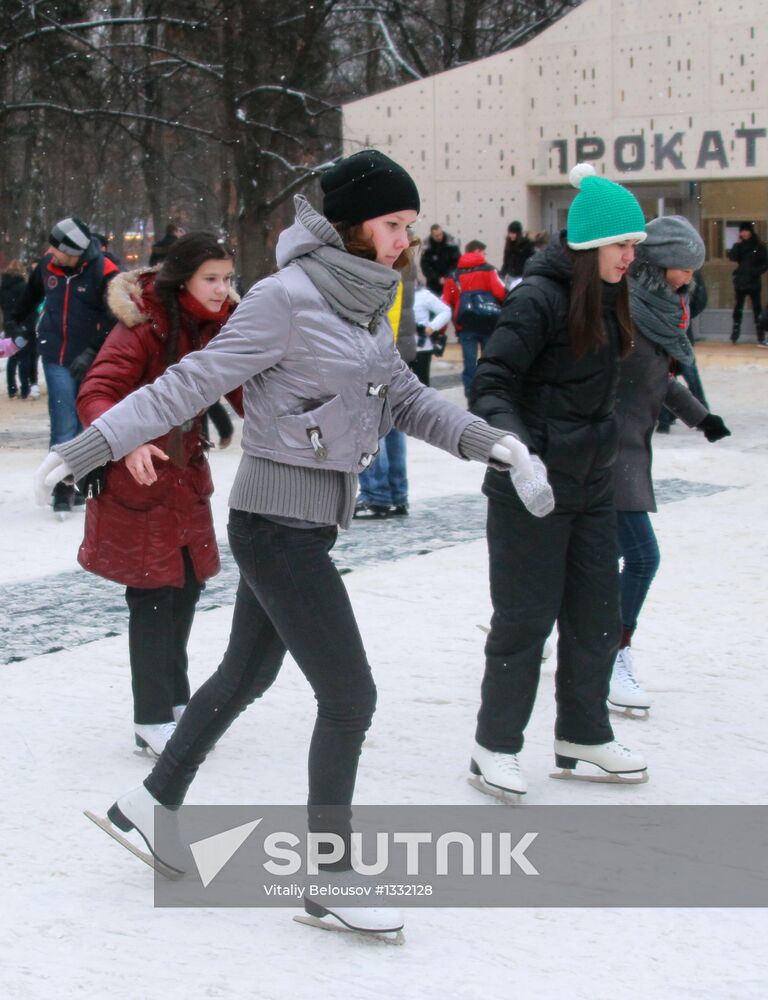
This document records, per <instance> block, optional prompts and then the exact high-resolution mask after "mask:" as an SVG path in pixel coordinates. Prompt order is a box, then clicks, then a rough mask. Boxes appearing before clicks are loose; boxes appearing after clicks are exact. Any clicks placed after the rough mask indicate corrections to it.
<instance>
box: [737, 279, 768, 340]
mask: <svg viewBox="0 0 768 1000" xmlns="http://www.w3.org/2000/svg"><path fill="white" fill-rule="evenodd" d="M735 295H736V303H735V305H734V307H733V332H732V333H731V340H734V341H735V340H738V339H739V335H740V333H741V317H742V314H743V312H744V302H745V300H746V299H747V298H749V299H750V300H751V302H752V312H753V313H754V314H755V331H756V333H757V339H758V340H761V339H762V337H761V334H760V311H761V308H762V307H761V305H760V286H759V285H757V286H756V287H755V288H749V289H747V290H746V291H741V290H739V289H738V288H737V289H735Z"/></svg>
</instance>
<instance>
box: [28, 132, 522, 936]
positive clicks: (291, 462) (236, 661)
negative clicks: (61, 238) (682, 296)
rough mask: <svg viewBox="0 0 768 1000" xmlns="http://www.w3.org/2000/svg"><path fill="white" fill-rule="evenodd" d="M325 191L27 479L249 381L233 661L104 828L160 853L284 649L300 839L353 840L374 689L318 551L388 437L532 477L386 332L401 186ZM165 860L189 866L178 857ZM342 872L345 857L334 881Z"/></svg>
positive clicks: (512, 448)
mask: <svg viewBox="0 0 768 1000" xmlns="http://www.w3.org/2000/svg"><path fill="white" fill-rule="evenodd" d="M321 185H322V188H323V191H324V201H323V213H324V214H323V215H320V214H319V213H318V212H316V211H314V210H313V209H312V208H311V207H310V205H309V204H308V203H307V201H306V200H305V199H304V198H303V197H297V198H296V222H295V223H294V225H292V226H291V227H289V228H288V229H287V230H285V231H284V232H283V233H282V234H281V235H280V238H279V241H278V245H277V263H278V271H277V273H275V274H273V275H271V276H270V277H268V278H265V279H264V280H263V281H260V282H258V283H257V284H256V285H255V286H254V287H253V288H251V290H250V291H249V293H248V294H247V295H246V296H245V298H244V299H243V301H242V302H241V304H240V305H239V306H238V308H237V309H236V311H235V313H234V314H233V316H232V318H231V319H230V320H229V322H228V323H227V324H226V325H225V327H224V328H223V329H222V331H221V332H220V333H219V335H218V336H217V337H216V338H214V340H213V341H212V342H211V344H210V345H209V346H208V347H207V348H206V349H205V350H203V351H198V352H195V353H192V354H189V355H187V357H185V358H184V359H183V360H182V361H181V362H180V363H179V364H177V365H175V366H174V367H173V368H171V369H170V370H169V371H168V372H166V373H165V374H164V375H163V376H162V377H161V378H159V379H158V380H157V381H156V382H154V383H153V384H152V385H149V386H145V387H144V388H142V389H140V390H139V391H137V392H134V393H132V394H131V395H130V396H128V397H127V398H126V399H124V400H123V401H122V402H120V403H118V404H117V405H116V406H114V407H113V408H111V409H110V410H109V411H107V412H106V413H105V414H104V415H103V416H101V417H100V418H99V419H97V420H96V421H94V423H93V425H92V427H90V428H89V429H88V430H87V431H85V432H84V433H83V434H81V435H80V436H79V437H78V438H76V439H75V440H74V441H71V442H68V443H67V445H66V446H62V447H60V448H57V452H53V453H52V454H51V455H49V457H48V458H47V459H46V460H45V462H44V463H43V465H42V466H41V468H40V470H38V483H39V484H42V483H43V482H51V481H56V480H58V479H59V478H61V476H62V475H65V474H67V473H68V472H71V473H74V475H75V478H79V477H80V476H81V475H83V474H84V473H85V472H87V471H88V470H89V469H90V468H92V467H94V466H97V465H99V464H102V463H104V462H108V461H112V460H116V459H119V458H121V457H122V456H123V455H126V454H127V453H129V452H131V451H132V450H133V449H135V448H136V447H137V446H139V445H141V444H142V443H143V442H145V441H148V440H152V439H154V438H157V437H159V436H160V435H161V434H164V433H166V432H167V431H168V430H169V428H171V427H173V426H179V425H182V424H183V423H184V422H185V421H186V420H188V419H189V418H190V417H192V416H193V415H194V414H196V413H199V412H200V411H201V410H204V409H206V408H207V407H208V406H210V405H211V403H212V402H214V401H215V400H217V399H218V398H219V397H220V396H221V395H222V394H224V393H225V392H228V391H229V390H231V389H233V388H234V387H236V386H239V385H242V386H243V403H244V410H245V417H244V428H243V438H242V447H243V452H244V454H243V457H242V462H241V465H240V468H239V470H238V473H237V476H236V479H235V482H234V485H233V488H232V493H231V496H230V501H229V502H230V507H231V508H232V509H231V512H230V521H229V540H230V545H231V548H232V553H233V555H234V557H235V559H236V560H237V563H238V566H239V568H240V574H241V575H240V584H239V588H238V591H237V599H236V602H235V608H234V614H233V622H232V631H231V636H230V641H229V646H228V648H227V651H226V653H225V654H224V659H223V660H222V662H221V664H220V666H219V668H218V670H217V671H216V672H215V673H214V674H213V675H212V676H211V677H210V678H209V679H208V680H207V681H206V682H205V683H204V684H203V685H202V687H201V688H200V689H199V690H198V691H197V692H196V693H195V694H194V695H193V697H192V699H191V701H190V702H189V705H188V707H187V710H186V712H185V713H184V715H183V717H182V719H181V721H180V723H179V725H178V727H177V729H176V731H175V733H174V735H173V736H172V738H171V739H170V741H169V742H168V744H167V746H166V749H165V751H164V752H163V753H162V755H161V756H160V758H159V760H158V761H157V763H156V765H155V767H154V769H153V770H152V772H151V774H150V775H149V777H148V778H147V779H146V781H145V782H144V784H143V785H140V786H139V787H138V788H137V789H134V790H132V791H130V792H128V793H127V794H126V795H123V796H121V797H120V798H119V799H118V800H117V801H116V802H115V803H114V805H113V806H112V807H111V808H110V810H109V819H110V821H111V823H112V824H113V828H114V827H117V828H119V830H122V831H129V830H132V829H136V830H137V831H138V832H139V833H140V834H141V836H142V837H143V838H144V840H145V841H146V843H147V845H148V846H149V848H150V850H151V851H152V852H153V853H155V849H156V845H155V843H154V835H153V829H154V827H153V815H154V808H155V807H156V806H158V805H161V806H165V807H171V808H173V807H177V806H179V805H180V804H181V803H182V802H183V801H184V797H185V795H186V793H187V789H188V788H189V785H190V783H191V782H192V779H193V778H194V776H195V773H196V772H197V769H198V767H199V766H200V764H201V763H202V762H203V760H204V759H205V757H206V754H207V753H208V752H209V751H210V749H211V747H212V746H213V745H214V744H215V743H216V741H217V740H218V739H220V737H221V736H222V735H223V733H224V732H225V731H226V730H227V729H228V728H229V726H230V724H231V723H232V722H233V721H234V719H235V718H236V717H237V716H238V715H239V714H240V713H241V712H242V711H243V710H244V708H245V707H246V706H247V705H248V704H249V703H250V702H252V701H253V700H254V699H255V698H258V697H260V696H261V695H263V694H264V692H265V691H266V690H267V689H268V688H269V686H270V685H271V684H272V682H273V681H274V680H275V677H276V676H277V673H278V671H279V669H280V666H281V664H282V662H283V659H284V657H285V654H286V652H287V651H288V652H290V653H291V655H292V656H293V657H294V659H295V660H296V662H297V663H298V665H299V667H300V669H301V670H302V671H303V673H304V675H305V676H306V678H307V680H308V681H309V683H310V684H311V686H312V689H313V691H314V693H315V697H316V701H317V719H316V722H315V727H314V732H313V735H312V741H311V744H310V749H309V823H310V829H311V830H314V831H316V832H327V831H328V830H329V829H330V830H331V831H332V832H335V833H337V834H338V835H339V836H340V837H341V838H342V841H343V842H344V843H346V844H348V843H349V835H350V818H351V809H350V803H351V801H352V795H353V791H354V786H355V778H356V774H357V765H358V757H359V754H360V749H361V747H362V744H363V740H364V738H365V732H366V730H367V729H368V727H369V725H370V722H371V718H372V715H373V711H374V707H375V703H376V688H375V686H374V682H373V678H372V676H371V669H370V666H369V664H368V659H367V656H366V653H365V649H364V648H363V643H362V640H361V637H360V634H359V632H358V628H357V624H356V622H355V618H354V614H353V611H352V607H351V605H350V602H349V598H348V596H347V593H346V590H345V587H344V584H343V581H342V579H341V577H340V576H339V573H338V571H337V570H336V568H335V566H334V564H333V562H332V560H331V557H330V550H331V549H332V548H333V545H334V542H335V540H336V534H337V526H341V527H347V526H348V525H349V523H350V520H351V517H352V514H353V511H354V504H355V493H356V484H357V475H358V473H359V472H360V470H361V469H363V468H366V467H367V466H368V465H369V464H370V462H371V461H372V460H373V457H374V454H375V452H376V449H377V445H378V441H379V439H380V438H382V437H384V436H385V435H386V433H387V431H388V430H389V428H390V427H391V426H393V425H394V426H396V427H398V428H400V429H401V430H403V431H405V432H406V433H407V434H412V435H414V436H415V437H419V438H422V439H424V440H426V441H429V442H430V443H431V444H434V445H436V446H437V447H440V448H442V449H444V450H445V451H449V452H451V453H452V454H454V455H456V456H457V457H460V458H465V459H476V460H478V461H481V462H493V463H494V464H496V465H497V466H498V467H499V468H506V469H509V468H510V467H511V468H512V469H513V470H515V471H516V474H517V471H522V473H523V475H524V476H528V477H529V478H533V475H534V473H533V468H532V466H531V462H530V456H529V454H528V451H527V449H526V448H525V446H524V445H522V444H521V442H520V441H519V440H518V439H517V438H516V437H514V436H513V435H510V434H509V433H508V432H507V431H504V430H497V429H494V428H491V427H489V426H488V424H486V422H485V421H484V420H482V419H479V418H478V417H475V416H473V415H471V414H469V413H467V412H466V411H464V410H462V409H460V408H459V407H457V406H454V405H452V404H450V403H449V402H448V401H447V400H444V399H443V398H442V397H441V396H440V395H439V394H438V393H437V392H435V391H434V390H431V389H428V388H426V387H425V386H423V385H422V384H421V383H420V382H419V380H418V379H417V378H416V376H415V375H414V374H413V373H412V372H411V371H410V370H409V369H408V366H407V365H406V364H405V362H404V361H402V359H401V358H400V356H399V355H398V353H397V350H396V349H395V346H394V343H393V337H392V330H391V328H390V326H389V323H388V321H387V318H386V317H387V311H388V309H389V308H390V306H391V305H392V302H393V299H394V296H395V294H396V290H397V285H398V282H399V280H400V279H399V273H398V270H399V269H400V268H402V267H404V266H406V265H407V263H408V260H409V254H408V250H409V245H410V234H409V230H408V227H409V226H410V225H411V224H412V223H413V222H414V221H415V220H416V218H417V215H418V212H419V195H418V191H417V189H416V186H415V184H414V182H413V180H412V179H411V177H410V176H409V175H408V174H407V173H406V172H405V170H403V169H402V167H400V166H398V164H396V163H394V162H393V161H392V160H390V159H388V158H387V157H386V156H384V155H382V154H381V153H379V152H377V151H375V150H365V151H363V152H360V153H356V154H354V155H353V156H350V157H348V158H347V159H345V160H342V161H341V162H340V163H338V164H337V165H336V166H334V167H333V168H332V169H331V170H329V171H328V172H326V173H325V174H323V176H322V179H321ZM172 252H173V250H172V249H171V253H172ZM150 447H151V459H150V461H148V462H147V464H146V467H145V468H144V469H143V471H142V472H141V473H140V477H141V478H140V479H139V481H142V482H144V483H146V484H150V483H152V482H154V481H155V479H156V475H157V474H156V472H155V469H154V462H164V461H166V456H165V455H164V454H163V452H161V451H160V450H159V449H158V448H156V447H152V446H150ZM144 450H145V452H146V451H147V449H144ZM152 459H153V460H154V461H153V460H152ZM115 833H117V831H116V830H115V831H114V832H113V835H114V834H115ZM156 857H157V855H156ZM158 860H160V861H163V860H164V861H165V862H166V864H167V863H168V862H170V867H174V868H177V869H182V870H183V868H184V862H183V861H182V862H179V861H178V860H176V859H175V858H171V859H169V858H168V857H166V858H165V859H158ZM174 861H176V863H175V864H174V863H173V862H174ZM350 865H351V859H350V855H349V850H348V849H347V850H345V852H344V856H343V858H342V859H341V860H340V861H339V862H337V863H336V866H335V867H336V868H340V869H342V870H347V869H349V868H350ZM305 905H306V909H307V910H308V912H309V913H310V914H311V915H312V916H314V917H317V918H324V917H336V918H337V919H339V920H341V921H342V922H343V923H345V924H346V925H347V926H350V927H352V928H353V929H357V930H363V931H368V932H385V931H393V930H397V929H398V928H399V927H400V926H402V920H401V919H400V917H399V915H398V914H397V913H396V912H395V911H393V910H391V909H390V910H376V909H361V908H352V909H346V908H343V907H341V908H338V907H334V906H333V905H332V904H331V903H330V902H329V903H328V906H327V907H320V906H319V905H318V904H317V903H315V902H314V901H312V900H306V902H305Z"/></svg>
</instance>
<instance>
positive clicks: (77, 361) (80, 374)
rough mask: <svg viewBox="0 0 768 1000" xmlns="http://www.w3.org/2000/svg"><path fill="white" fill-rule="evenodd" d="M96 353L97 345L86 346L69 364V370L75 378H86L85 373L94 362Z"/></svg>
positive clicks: (78, 379)
mask: <svg viewBox="0 0 768 1000" xmlns="http://www.w3.org/2000/svg"><path fill="white" fill-rule="evenodd" d="M96 353H97V352H96V348H95V347H86V349H85V350H84V351H81V352H80V354H78V356H77V357H76V358H73V360H72V361H71V362H70V365H69V370H70V372H71V374H72V378H73V379H75V380H76V381H77V382H80V381H82V380H83V379H84V378H85V373H86V372H87V371H88V369H89V368H90V367H91V365H92V364H93V361H94V358H95V357H96Z"/></svg>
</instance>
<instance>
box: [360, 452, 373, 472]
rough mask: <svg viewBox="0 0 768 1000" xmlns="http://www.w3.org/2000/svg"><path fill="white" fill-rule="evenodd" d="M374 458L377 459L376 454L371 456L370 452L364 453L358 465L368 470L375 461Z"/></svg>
mask: <svg viewBox="0 0 768 1000" xmlns="http://www.w3.org/2000/svg"><path fill="white" fill-rule="evenodd" d="M374 458H376V454H375V453H374V454H373V455H371V454H369V453H368V452H364V453H363V454H362V455H361V456H360V460H359V462H358V465H361V466H362V467H363V468H364V469H367V468H368V466H369V465H370V464H371V462H372V461H373V460H374Z"/></svg>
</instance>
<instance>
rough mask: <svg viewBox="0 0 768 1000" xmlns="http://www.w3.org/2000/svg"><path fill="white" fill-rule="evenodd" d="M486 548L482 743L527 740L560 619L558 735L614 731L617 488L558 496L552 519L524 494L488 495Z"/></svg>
mask: <svg viewBox="0 0 768 1000" xmlns="http://www.w3.org/2000/svg"><path fill="white" fill-rule="evenodd" d="M488 551H489V558H490V581H491V600H492V603H493V617H492V619H491V632H490V635H489V636H488V640H487V642H486V646H485V676H484V677H483V684H482V702H481V706H480V712H479V714H478V725H477V742H478V743H479V744H480V745H481V746H484V747H486V748H487V749H488V750H494V751H499V752H502V753H518V752H519V750H520V749H521V748H522V746H523V731H524V730H525V727H526V725H527V724H528V720H529V719H530V717H531V712H532V711H533V704H534V701H535V698H536V689H537V687H538V683H539V672H540V667H541V653H542V650H543V647H544V642H545V640H546V638H547V636H548V635H549V634H550V632H551V630H552V627H553V625H554V624H555V621H557V623H558V631H559V641H558V646H557V673H556V700H557V720H556V722H555V736H556V737H557V738H558V739H564V740H571V741H572V742H574V743H586V744H598V743H606V742H608V741H610V740H612V739H613V732H612V730H611V725H610V722H609V721H608V710H607V707H606V698H607V696H608V684H609V679H610V675H611V669H612V666H613V661H614V658H615V656H616V651H617V649H618V646H619V638H620V634H621V616H620V614H619V574H618V553H617V538H616V515H615V512H614V510H613V505H612V502H611V496H610V489H606V490H604V491H603V497H602V499H601V500H600V501H599V502H596V503H593V504H591V505H590V507H589V509H587V510H582V511H573V510H563V509H561V508H560V505H559V504H558V506H557V507H556V509H555V511H554V512H553V513H552V514H549V515H547V517H545V518H536V517H533V516H532V515H531V514H529V513H528V512H527V511H526V510H525V509H524V508H523V506H522V505H521V504H519V503H517V504H516V503H514V502H512V501H511V502H510V503H506V502H500V501H498V500H494V499H491V500H489V503H488Z"/></svg>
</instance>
